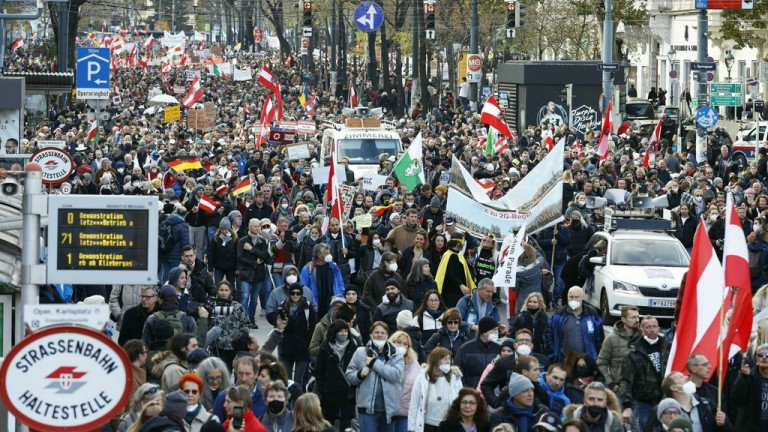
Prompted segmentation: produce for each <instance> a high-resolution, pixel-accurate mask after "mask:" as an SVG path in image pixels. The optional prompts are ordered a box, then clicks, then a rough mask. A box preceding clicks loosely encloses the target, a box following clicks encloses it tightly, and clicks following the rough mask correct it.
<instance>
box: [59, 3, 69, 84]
mask: <svg viewBox="0 0 768 432" xmlns="http://www.w3.org/2000/svg"><path fill="white" fill-rule="evenodd" d="M68 39H69V3H61V4H59V41H58V42H59V45H58V51H59V72H66V71H67V63H68V62H67V54H68V52H69V47H68V46H67V45H68V44H67V40H68Z"/></svg>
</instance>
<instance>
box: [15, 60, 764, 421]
mask: <svg viewBox="0 0 768 432" xmlns="http://www.w3.org/2000/svg"><path fill="white" fill-rule="evenodd" d="M36 55H38V54H36V53H35V51H34V50H28V51H25V50H24V49H20V50H17V51H16V52H14V53H13V54H12V56H14V57H12V58H11V57H9V58H8V59H7V61H6V65H10V66H9V67H11V68H18V69H24V66H21V65H28V67H29V68H34V65H38V66H39V65H41V64H45V62H44V61H42V60H40V59H39V58H36ZM231 56H233V57H234V58H237V59H238V61H239V62H240V63H241V64H243V63H245V64H250V65H251V66H252V67H253V68H254V69H259V68H260V67H261V64H262V63H263V61H264V60H262V59H259V58H256V57H255V56H253V55H251V54H248V53H232V54H231ZM268 60H269V59H268ZM270 63H271V66H272V72H273V73H274V74H275V76H276V77H277V78H278V79H279V81H280V83H281V86H282V89H283V90H282V93H283V94H282V100H283V104H284V116H285V117H286V118H295V119H304V118H312V119H313V120H316V121H317V122H318V125H319V124H320V123H321V122H322V121H325V120H328V121H334V120H336V121H340V120H341V119H342V116H341V115H340V108H341V107H342V106H344V105H345V104H347V103H348V102H347V101H348V97H349V95H348V94H347V90H346V89H345V90H344V91H339V92H338V93H337V94H333V93H330V92H327V91H326V92H323V91H321V90H319V89H318V90H317V92H316V96H317V99H318V105H317V107H316V109H315V114H314V116H312V117H310V116H307V115H306V112H305V109H304V107H303V106H302V104H301V103H300V102H299V98H300V96H301V93H302V87H303V84H302V82H301V75H300V68H299V66H298V65H291V64H285V63H283V62H279V63H278V62H274V61H270ZM14 65H15V66H14ZM184 70H185V69H184V68H182V67H177V68H173V69H172V71H171V72H169V73H167V74H160V73H159V71H158V68H156V67H149V68H119V69H118V71H117V72H116V73H115V74H114V75H113V81H114V82H115V83H117V84H118V85H119V88H120V89H122V92H123V93H122V101H121V102H120V103H116V104H113V105H112V106H111V107H110V108H108V109H107V111H108V112H110V113H111V119H110V120H108V121H105V122H104V123H103V124H102V123H99V125H98V135H97V138H95V139H93V140H91V141H87V140H86V138H87V132H88V130H89V127H90V124H91V122H92V121H93V120H91V117H90V114H89V113H88V109H87V107H86V105H85V103H84V102H82V101H74V102H73V103H71V104H68V105H66V106H58V105H56V104H52V105H51V106H50V110H49V112H48V113H47V114H46V118H47V120H45V121H43V122H41V123H39V124H35V125H26V129H27V130H28V131H29V133H28V134H27V136H25V137H24V138H23V139H22V140H21V142H16V143H14V142H11V141H8V142H7V143H6V144H5V152H6V153H31V152H34V151H35V150H36V148H37V144H36V143H37V141H39V140H48V139H61V140H64V141H66V145H67V150H68V151H69V152H70V154H71V155H72V157H73V160H74V163H75V166H76V168H75V172H74V174H73V176H72V178H71V179H70V180H69V182H68V183H69V184H70V185H71V186H72V191H71V193H72V194H94V195H95V194H124V195H152V196H157V197H158V206H159V212H158V213H159V215H160V216H159V217H160V226H161V230H160V231H161V233H160V237H161V238H160V239H159V240H160V242H159V249H160V250H159V252H160V254H159V255H160V263H159V268H160V274H159V275H158V280H159V282H160V283H159V284H158V285H157V286H149V285H147V286H138V285H124V284H115V285H114V286H93V285H87V286H76V287H72V290H71V291H72V292H71V296H65V295H63V292H62V291H61V290H62V288H61V286H52V287H47V289H49V290H52V291H53V293H52V297H51V298H54V299H56V300H55V301H62V300H63V301H75V300H77V299H81V300H82V299H88V300H90V301H98V299H99V297H98V296H101V300H102V301H104V302H107V303H109V305H110V309H111V311H112V318H113V319H114V320H115V322H116V328H117V330H118V331H119V337H118V343H119V344H120V345H121V346H123V347H124V348H125V350H126V351H127V353H128V355H129V358H130V360H131V362H132V365H133V372H134V380H133V397H132V399H131V402H130V404H129V405H128V406H127V407H126V408H125V411H124V413H122V414H121V415H120V416H119V418H116V419H115V420H114V421H113V422H112V424H111V425H106V426H105V427H104V429H103V430H117V431H121V432H124V431H142V432H143V431H167V430H184V431H195V432H197V431H214V430H227V431H270V432H277V431H284V432H287V431H306V432H309V431H315V432H319V431H327V430H346V429H347V428H352V430H360V431H362V432H372V431H398V432H400V431H402V432H417V431H429V432H432V431H459V432H483V431H519V432H527V431H566V432H577V431H578V432H585V431H590V432H597V431H605V432H619V431H621V430H624V429H625V428H627V429H628V430H632V431H635V432H638V431H670V432H694V431H695V432H711V431H736V430H738V431H766V430H768V406H766V404H765V402H764V401H765V400H766V399H768V320H759V321H758V323H757V332H756V335H755V336H754V340H753V342H752V343H751V345H750V349H749V351H748V352H746V353H743V354H740V355H738V356H737V357H735V358H734V359H733V360H731V361H730V362H729V365H728V374H727V375H726V382H724V383H722V384H721V385H722V395H720V394H719V391H718V385H717V383H714V382H710V376H711V375H712V371H713V369H714V367H715V366H716V365H712V364H710V363H709V362H708V361H707V359H706V357H704V356H703V355H700V354H697V353H693V354H691V355H690V357H689V359H688V361H687V363H686V370H684V371H674V372H672V373H669V374H665V371H666V364H667V360H668V358H669V351H670V345H671V342H670V339H669V338H670V337H672V336H673V335H674V333H675V331H676V332H683V331H686V329H682V328H680V329H674V331H672V332H670V333H669V334H666V333H664V332H662V331H661V329H660V326H659V321H658V320H657V319H656V318H655V317H653V316H640V314H639V311H638V309H637V308H635V307H628V306H626V307H624V308H623V309H622V311H621V318H620V320H619V322H617V323H616V324H615V325H614V326H613V328H612V331H611V332H609V334H607V335H606V334H605V333H604V331H603V327H604V326H603V321H602V317H601V314H600V312H599V311H597V310H596V309H594V308H593V307H592V306H590V305H588V304H585V303H584V301H583V297H584V292H583V291H582V289H581V288H580V286H582V285H583V283H584V281H585V279H586V278H587V277H589V274H588V273H585V272H584V271H583V268H582V267H584V266H581V265H579V264H580V261H581V260H582V257H583V256H586V255H588V254H587V253H586V252H587V251H586V250H585V249H586V245H587V242H588V241H589V239H590V238H591V236H592V234H593V233H594V232H595V231H596V230H599V229H601V228H602V224H603V221H604V215H603V211H602V209H600V208H589V207H588V206H587V205H586V204H587V198H588V197H597V196H603V194H604V193H605V191H606V190H607V189H623V190H624V191H625V199H629V198H631V197H634V196H651V197H659V196H662V195H664V196H666V197H667V200H668V209H669V210H671V212H670V214H671V216H670V217H671V218H672V221H673V227H674V228H675V230H676V232H675V236H677V237H678V238H679V239H680V241H681V242H682V244H683V245H684V246H685V247H686V248H688V249H689V250H690V248H691V247H692V243H693V236H694V233H695V230H696V224H697V221H698V219H699V218H700V217H702V216H703V217H706V226H707V229H708V234H709V237H710V239H711V241H712V244H713V246H714V247H715V249H716V250H717V251H718V255H719V256H721V255H722V245H723V236H724V231H725V229H724V223H723V221H724V206H725V197H726V194H729V193H730V194H732V196H733V197H734V201H735V202H736V205H737V211H738V214H739V217H740V220H741V223H742V226H743V228H744V234H745V236H746V238H747V240H748V242H749V243H748V247H749V249H750V250H754V251H757V252H759V253H758V254H757V255H758V258H759V262H758V263H756V264H755V267H756V270H755V273H754V274H753V277H752V281H753V291H754V292H755V296H754V308H755V314H759V313H760V312H761V311H763V309H765V308H768V289H767V288H761V287H763V285H764V284H765V283H766V282H768V277H766V273H765V266H766V265H768V216H767V213H768V189H767V188H768V172H766V161H768V158H766V157H765V156H766V154H768V149H766V148H761V150H760V156H759V160H758V161H757V162H756V163H752V164H750V165H749V166H748V167H739V165H738V164H737V163H734V160H733V158H732V156H731V154H730V152H731V150H730V149H731V147H730V145H731V143H730V142H714V141H713V142H711V143H710V148H714V149H715V150H713V151H710V152H708V160H707V161H704V162H699V161H696V160H695V157H694V155H693V149H694V148H695V145H693V143H691V142H682V141H681V140H679V139H677V138H676V137H675V139H674V140H673V141H667V140H666V139H664V140H662V142H661V143H660V150H659V151H658V153H657V154H656V156H655V159H654V158H651V160H650V161H649V162H648V163H647V164H646V166H644V164H643V162H642V159H643V154H644V152H645V151H646V147H647V145H648V144H647V138H646V137H639V136H637V135H635V134H634V133H633V132H632V131H631V130H629V129H626V128H625V129H626V130H624V131H622V133H620V134H618V135H617V136H615V137H614V139H613V142H612V146H611V152H610V153H609V156H608V158H607V159H606V160H604V161H601V160H600V158H599V157H598V156H597V155H596V153H595V152H596V139H595V138H596V137H595V136H594V133H592V132H589V133H587V134H586V136H584V137H583V138H582V139H580V140H577V139H576V136H575V135H574V133H573V132H572V131H570V130H569V129H568V127H567V125H563V126H561V127H560V128H554V127H551V126H550V125H547V124H542V125H535V126H531V127H529V128H527V129H525V130H523V131H520V133H519V134H518V135H517V136H516V137H514V139H510V140H509V142H508V148H507V149H505V150H503V151H502V152H500V153H497V154H485V151H484V150H485V149H484V148H482V147H477V146H476V143H477V141H478V138H477V137H478V136H483V135H484V132H483V131H482V130H481V129H482V125H481V124H479V120H478V118H479V117H478V116H477V115H473V114H472V113H469V112H466V111H464V110H463V109H462V107H461V105H459V104H458V100H453V97H452V94H451V93H450V92H446V93H445V94H443V95H442V96H439V97H437V98H436V101H435V102H436V103H435V104H434V105H435V106H434V108H433V109H432V110H431V111H428V112H423V111H422V109H423V108H422V106H421V105H418V106H414V107H410V108H412V109H405V107H404V106H403V104H402V100H400V99H399V98H398V97H397V96H396V92H397V88H388V87H383V88H381V89H372V88H370V87H368V86H367V85H366V84H365V82H364V81H362V80H360V79H358V78H355V80H354V85H355V87H356V88H359V89H360V90H359V94H360V102H359V103H360V104H362V105H365V106H370V107H382V106H384V107H388V108H390V109H388V110H387V111H386V113H385V114H384V116H385V117H388V118H390V119H392V120H395V121H396V122H397V124H398V129H397V131H398V132H399V133H400V136H401V138H402V143H403V147H404V149H407V147H408V146H409V144H410V143H411V142H412V141H413V139H414V138H415V136H416V135H417V134H418V133H419V132H420V133H421V134H422V137H423V143H424V154H423V163H424V171H425V178H426V182H425V183H423V184H421V185H419V186H417V187H416V188H415V189H413V190H408V188H406V187H405V186H404V185H401V184H399V183H398V180H397V178H396V177H395V176H394V175H393V173H392V166H393V163H394V161H395V160H396V158H397V157H398V156H399V155H387V154H384V155H382V156H381V158H380V164H379V170H378V173H379V174H381V175H385V176H388V178H387V180H386V182H385V184H384V185H382V186H381V187H380V188H379V189H378V190H376V191H367V190H364V189H363V188H362V187H360V188H356V191H355V192H354V195H353V197H352V200H351V206H350V207H349V209H348V210H345V214H344V215H343V217H342V218H341V220H339V219H337V218H327V216H326V209H325V208H324V204H325V199H324V198H325V195H326V192H325V187H324V186H322V185H320V184H319V183H322V182H318V179H316V178H313V176H312V170H313V169H314V168H317V167H319V166H323V161H321V160H320V157H319V154H320V145H321V144H320V142H319V140H318V139H317V137H306V138H307V139H306V140H305V141H304V142H306V143H307V144H308V148H309V154H310V157H309V158H307V159H293V160H291V159H289V158H288V155H287V151H286V149H285V147H284V146H283V145H271V144H268V143H266V142H264V143H263V144H262V145H260V146H257V145H256V142H259V141H261V140H260V139H259V135H260V133H261V132H260V129H261V125H260V124H259V117H260V115H259V114H260V110H261V107H262V106H263V105H264V100H265V98H266V97H267V96H266V93H265V91H264V88H263V87H261V86H259V85H253V84H254V83H252V82H249V81H245V82H237V81H232V80H229V79H227V78H226V77H214V76H211V75H208V74H206V73H205V72H203V77H204V78H203V79H202V80H201V81H202V82H203V93H204V100H205V101H213V102H215V105H216V122H215V126H214V127H213V128H212V129H211V130H210V131H205V132H201V131H200V130H194V129H190V128H188V127H187V124H186V122H185V121H184V120H181V121H178V122H175V123H170V124H164V123H163V122H162V121H161V114H156V113H152V112H145V110H146V108H148V105H147V95H148V92H149V90H150V89H152V88H154V87H156V88H160V89H164V88H165V87H166V85H165V84H164V82H163V80H167V81H168V82H169V83H170V84H171V85H182V84H184V83H185V79H186V78H185V74H184ZM393 90H394V91H393ZM390 96H391V97H390ZM409 111H410V114H409V115H403V116H398V117H394V115H395V114H394V113H399V112H404V113H405V112H409ZM548 135H551V136H552V137H553V138H554V141H555V142H557V141H558V140H559V138H560V137H565V139H566V144H567V150H566V154H565V159H564V161H563V168H564V175H563V180H564V196H563V208H562V210H563V216H564V222H562V223H558V224H557V225H555V226H553V227H550V228H547V229H544V230H542V231H540V232H538V233H536V235H533V236H529V237H528V240H527V242H526V244H525V245H524V250H523V253H522V255H521V257H520V259H519V262H518V268H517V281H518V283H517V288H516V290H517V294H518V295H517V301H516V304H515V307H514V308H513V310H514V311H515V314H514V315H513V316H511V317H506V314H505V313H502V312H501V311H500V308H501V306H500V299H499V294H498V290H497V289H496V287H495V286H494V283H493V281H492V280H491V278H492V276H493V274H494V271H495V269H496V267H497V265H498V256H497V255H498V252H497V242H498V241H500V240H501V239H496V238H494V237H493V236H492V235H486V236H484V237H482V238H479V237H475V236H474V235H473V233H468V232H463V231H462V230H461V229H460V228H459V227H458V226H457V223H456V219H455V218H454V217H453V216H451V215H448V214H446V213H445V206H446V200H447V188H448V184H449V182H450V176H449V172H450V170H451V158H452V157H453V156H455V157H456V158H458V159H459V161H460V162H461V163H462V164H464V165H465V167H466V168H467V169H468V170H469V172H470V173H471V174H472V175H473V176H474V177H475V178H477V179H479V180H482V181H485V182H491V183H493V184H494V186H493V187H492V188H489V195H490V196H492V197H497V196H499V195H504V194H507V193H509V192H510V191H511V190H512V191H513V190H514V188H515V186H516V185H517V183H518V182H519V181H520V180H521V179H522V178H524V177H525V176H526V175H529V174H530V173H531V172H532V171H533V170H534V169H535V167H536V165H537V164H538V163H539V162H540V161H541V160H542V159H543V158H544V157H546V155H547V153H548V147H547V146H546V144H545V141H546V138H547V136H548ZM582 143H583V144H582ZM190 156H191V157H196V158H197V160H199V167H198V166H197V165H195V167H194V168H193V169H187V170H182V169H174V168H172V167H171V166H172V165H174V162H177V161H181V160H189V159H186V157H190ZM348 162H349V161H346V160H342V161H341V163H342V165H341V166H340V169H341V168H343V169H344V171H345V176H346V181H345V182H344V183H346V184H348V185H351V186H354V187H357V186H359V180H360V179H359V178H357V177H356V176H355V173H354V172H353V171H352V170H351V168H350V167H349V163H348ZM244 180H249V183H250V187H249V188H247V190H245V191H241V190H239V189H240V188H238V186H239V185H240V184H241V182H242V181H244ZM512 193H514V191H513V192H512ZM208 202H213V203H214V207H213V208H212V209H208V208H207V207H206V203H208ZM365 214H368V215H370V219H371V224H370V226H366V227H358V226H357V224H356V222H355V221H356V220H359V219H355V217H356V216H360V215H365ZM649 253H653V251H649ZM750 264H752V262H750ZM94 299H95V300H94ZM503 318H504V319H503ZM258 326H270V328H273V330H272V331H270V333H269V336H268V338H267V340H265V341H257V340H256V339H255V338H254V336H253V335H252V334H251V332H250V331H249V330H250V329H252V328H258ZM673 328H674V322H673ZM668 336H669V337H668ZM260 343H261V345H260ZM275 350H276V354H275ZM335 428H338V429H335Z"/></svg>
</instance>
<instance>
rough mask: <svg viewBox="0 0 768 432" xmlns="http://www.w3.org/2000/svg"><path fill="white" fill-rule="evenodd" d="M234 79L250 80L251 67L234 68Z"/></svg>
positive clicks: (251, 76) (251, 77)
mask: <svg viewBox="0 0 768 432" xmlns="http://www.w3.org/2000/svg"><path fill="white" fill-rule="evenodd" d="M232 79H233V80H234V81H250V80H252V79H253V75H252V73H251V68H247V69H238V68H235V73H234V74H233V75H232Z"/></svg>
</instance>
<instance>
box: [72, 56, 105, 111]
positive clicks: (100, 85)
mask: <svg viewBox="0 0 768 432" xmlns="http://www.w3.org/2000/svg"><path fill="white" fill-rule="evenodd" d="M75 96H76V97H77V98H78V99H109V48H78V49H77V92H76V95H75Z"/></svg>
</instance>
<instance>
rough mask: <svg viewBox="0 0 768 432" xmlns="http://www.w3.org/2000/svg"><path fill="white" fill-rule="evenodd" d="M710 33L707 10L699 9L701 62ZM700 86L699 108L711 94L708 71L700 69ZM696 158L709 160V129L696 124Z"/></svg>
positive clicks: (699, 54) (697, 56)
mask: <svg viewBox="0 0 768 432" xmlns="http://www.w3.org/2000/svg"><path fill="white" fill-rule="evenodd" d="M708 33H709V21H708V20H707V10H706V9H702V10H700V11H699V28H698V29H697V39H698V49H697V51H696V60H697V61H699V62H706V61H707V35H708ZM698 74H699V76H698V83H699V88H698V90H697V92H696V97H697V100H698V106H697V108H702V107H705V106H707V104H708V100H707V99H708V97H709V94H708V92H707V72H705V71H698ZM696 160H697V161H698V162H704V161H706V160H707V130H706V129H704V128H703V127H701V126H699V125H698V123H697V124H696Z"/></svg>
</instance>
